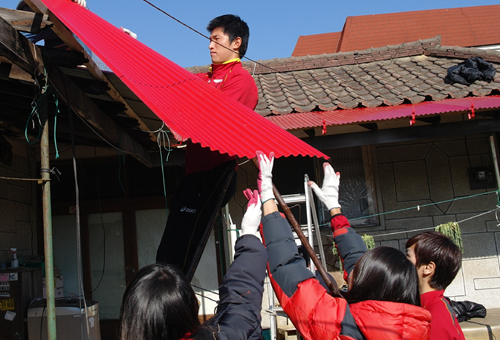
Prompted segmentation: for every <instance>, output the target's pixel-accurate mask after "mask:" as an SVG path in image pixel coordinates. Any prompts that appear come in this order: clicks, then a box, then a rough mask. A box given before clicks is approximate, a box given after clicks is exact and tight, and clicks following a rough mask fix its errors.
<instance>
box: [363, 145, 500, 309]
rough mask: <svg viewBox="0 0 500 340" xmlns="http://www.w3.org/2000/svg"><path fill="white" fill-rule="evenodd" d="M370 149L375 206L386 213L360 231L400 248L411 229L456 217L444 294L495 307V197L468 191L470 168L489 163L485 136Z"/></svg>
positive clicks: (499, 245) (499, 304)
mask: <svg viewBox="0 0 500 340" xmlns="http://www.w3.org/2000/svg"><path fill="white" fill-rule="evenodd" d="M374 153H375V159H376V168H377V172H378V173H377V179H376V181H378V192H379V201H380V202H379V205H380V206H379V209H380V211H381V212H384V213H386V214H385V215H383V216H382V217H381V221H380V222H381V223H380V227H372V228H363V231H366V232H367V233H369V234H372V235H374V237H375V241H376V244H377V245H386V246H392V247H395V248H399V249H401V250H402V251H405V243H406V241H407V240H408V238H409V237H411V236H413V235H414V234H416V233H419V232H421V231H424V230H432V229H433V228H434V227H435V226H437V225H439V224H442V223H447V222H451V221H457V222H459V226H460V229H461V232H462V241H463V245H464V253H463V263H462V269H461V270H460V272H459V274H458V275H457V277H456V279H455V280H454V282H453V283H452V284H451V285H450V286H449V287H448V289H447V290H446V292H445V294H446V295H447V296H450V297H451V298H453V299H456V300H469V301H474V302H478V303H481V304H483V305H485V306H486V307H487V308H500V256H499V254H500V227H499V224H500V222H499V221H498V220H497V214H496V212H495V211H494V210H495V209H496V205H497V196H496V194H495V192H494V191H495V188H492V189H487V190H486V189H477V190H471V189H470V184H469V176H468V168H469V167H481V166H491V165H492V156H491V150H490V145H489V139H488V136H485V135H470V136H463V137H458V138H444V139H436V140H429V141H423V142H415V143H405V144H403V143H399V144H390V145H379V146H375V147H374ZM438 202H441V203H438ZM436 203H438V204H436ZM388 212H393V213H389V214H387V213H388ZM375 230H376V231H375Z"/></svg>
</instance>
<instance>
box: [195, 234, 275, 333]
mask: <svg viewBox="0 0 500 340" xmlns="http://www.w3.org/2000/svg"><path fill="white" fill-rule="evenodd" d="M267 259H268V255H267V251H266V249H265V248H264V245H263V244H262V242H261V241H260V240H259V239H258V238H257V237H256V236H253V235H243V236H241V237H240V238H238V240H237V241H236V245H235V255H234V261H233V263H232V264H231V267H230V268H229V270H228V271H227V273H226V275H225V276H224V280H223V281H222V284H221V285H220V287H219V299H220V302H219V305H218V306H217V313H216V314H215V315H214V316H213V317H212V318H211V319H210V320H208V321H207V322H206V323H205V324H203V325H202V328H201V329H200V330H199V332H198V333H197V334H195V335H194V336H193V337H192V338H193V339H194V340H198V339H199V340H201V339H203V340H204V339H210V340H213V339H214V338H215V339H220V340H258V339H262V328H261V325H260V323H261V315H260V310H261V308H262V293H263V292H264V288H263V285H264V278H265V276H266V265H267Z"/></svg>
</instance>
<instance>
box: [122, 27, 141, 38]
mask: <svg viewBox="0 0 500 340" xmlns="http://www.w3.org/2000/svg"><path fill="white" fill-rule="evenodd" d="M120 29H121V30H122V31H123V32H125V33H127V34H128V35H130V36H131V37H132V38H134V39H137V34H135V33H134V32H132V31H131V30H129V29H128V28H125V27H120Z"/></svg>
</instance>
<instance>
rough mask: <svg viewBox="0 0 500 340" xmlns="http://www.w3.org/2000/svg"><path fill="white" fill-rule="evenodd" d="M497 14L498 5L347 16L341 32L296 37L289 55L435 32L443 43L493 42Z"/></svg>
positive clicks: (499, 29) (498, 39) (499, 28)
mask: <svg viewBox="0 0 500 340" xmlns="http://www.w3.org/2000/svg"><path fill="white" fill-rule="evenodd" d="M498 18H500V5H490V6H475V7H460V8H447V9H435V10H425V11H413V12H400V13H388V14H375V15H362V16H354V17H348V18H347V19H346V22H345V25H344V28H343V30H342V32H336V33H325V34H315V35H309V36H301V37H299V39H298V41H297V45H296V46H295V49H294V51H293V53H292V56H294V57H297V56H306V55H317V54H323V53H332V52H331V51H332V50H333V49H335V50H334V51H335V52H348V51H356V50H365V49H368V48H372V47H383V46H388V45H399V44H403V43H406V42H413V41H417V40H420V39H429V38H432V37H435V36H437V35H441V44H442V45H443V46H461V47H473V46H485V45H494V44H499V43H500V20H498ZM336 34H340V38H339V39H337V38H334V37H335V35H336ZM337 41H338V43H337Z"/></svg>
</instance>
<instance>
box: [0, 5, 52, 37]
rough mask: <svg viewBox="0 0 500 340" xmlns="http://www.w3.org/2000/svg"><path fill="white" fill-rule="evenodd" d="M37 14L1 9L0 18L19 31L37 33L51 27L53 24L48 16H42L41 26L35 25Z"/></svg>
mask: <svg viewBox="0 0 500 340" xmlns="http://www.w3.org/2000/svg"><path fill="white" fill-rule="evenodd" d="M35 15H36V14H35V13H32V12H27V11H17V10H15V9H9V8H1V7H0V17H2V18H3V19H4V20H5V21H7V22H8V23H9V24H10V25H11V26H12V27H14V28H15V29H16V30H18V31H24V32H33V33H36V32H38V31H39V30H40V29H43V28H45V27H46V26H51V25H52V22H50V21H49V16H48V15H43V14H40V15H42V16H43V17H42V18H41V22H39V24H38V25H37V24H36V21H35V25H33V21H34V19H35Z"/></svg>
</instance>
